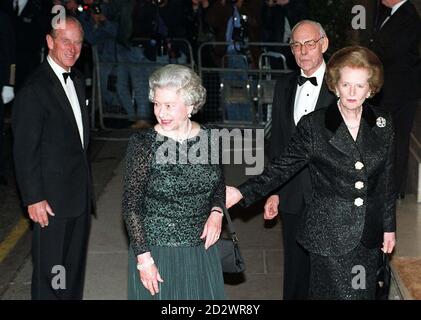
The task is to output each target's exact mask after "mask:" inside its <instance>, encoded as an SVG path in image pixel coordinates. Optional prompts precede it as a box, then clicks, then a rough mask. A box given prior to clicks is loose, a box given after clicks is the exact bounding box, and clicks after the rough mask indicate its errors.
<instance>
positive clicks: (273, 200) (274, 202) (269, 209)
mask: <svg viewBox="0 0 421 320" xmlns="http://www.w3.org/2000/svg"><path fill="white" fill-rule="evenodd" d="M278 206H279V196H278V195H277V194H274V195H272V196H270V197H269V198H268V199H267V200H266V203H265V213H264V214H263V218H264V219H266V220H272V219H273V218H275V217H276V216H277V215H278Z"/></svg>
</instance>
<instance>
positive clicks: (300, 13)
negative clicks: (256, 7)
mask: <svg viewBox="0 0 421 320" xmlns="http://www.w3.org/2000/svg"><path fill="white" fill-rule="evenodd" d="M307 18H308V1H307V0H265V3H264V5H263V8H262V26H263V30H262V35H263V39H262V40H263V42H282V43H289V39H290V37H291V27H292V26H294V25H296V24H297V23H298V22H299V21H301V20H304V19H307ZM268 51H276V52H280V53H282V54H283V55H284V56H285V58H286V62H287V67H288V69H292V70H295V69H297V64H296V63H295V59H294V56H293V55H292V52H291V50H290V48H289V46H285V47H268ZM270 62H271V67H272V69H281V68H282V65H281V63H280V61H279V59H271V61H270Z"/></svg>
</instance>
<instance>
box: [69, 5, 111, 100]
mask: <svg viewBox="0 0 421 320" xmlns="http://www.w3.org/2000/svg"><path fill="white" fill-rule="evenodd" d="M72 8H73V7H72ZM75 14H77V19H78V20H79V21H80V23H81V25H82V27H83V31H84V33H85V41H86V42H87V43H88V44H89V45H92V46H93V45H96V46H97V50H98V58H99V62H100V86H101V94H102V100H103V103H105V105H112V104H113V102H112V100H113V94H112V92H110V91H108V90H107V80H108V77H109V75H110V73H111V72H112V63H115V62H116V56H117V53H116V46H115V39H116V35H117V29H118V24H117V23H116V22H115V21H114V17H115V16H116V15H117V14H116V12H114V10H113V8H112V6H111V5H110V4H109V3H105V2H101V3H100V2H98V1H94V0H83V1H82V2H81V3H80V4H77V5H76V11H75ZM86 49H87V48H86V47H85V48H84V50H86ZM85 52H86V51H85ZM90 56H91V55H90V54H89V55H88V54H86V55H85V59H86V58H88V57H90ZM85 63H88V62H87V61H85ZM90 63H91V61H89V64H90Z"/></svg>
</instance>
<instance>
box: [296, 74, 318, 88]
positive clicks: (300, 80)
mask: <svg viewBox="0 0 421 320" xmlns="http://www.w3.org/2000/svg"><path fill="white" fill-rule="evenodd" d="M306 81H310V82H311V84H312V85H313V86H317V78H316V77H310V78H307V77H303V76H301V75H300V76H298V79H297V82H298V85H300V86H302V85H303V84H304V83H306Z"/></svg>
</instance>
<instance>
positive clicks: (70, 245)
mask: <svg viewBox="0 0 421 320" xmlns="http://www.w3.org/2000/svg"><path fill="white" fill-rule="evenodd" d="M90 219H91V217H90V214H88V213H83V214H82V215H80V216H78V217H75V218H73V217H72V218H59V217H51V216H49V225H48V227H44V228H41V227H40V225H39V224H38V223H36V224H35V225H34V230H33V239H32V259H33V273H32V287H31V295H32V299H33V300H39V299H41V300H62V299H63V300H81V299H82V297H83V285H84V278H85V267H86V254H87V248H88V236H89V228H90V221H91V220H90Z"/></svg>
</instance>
